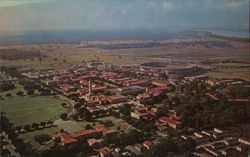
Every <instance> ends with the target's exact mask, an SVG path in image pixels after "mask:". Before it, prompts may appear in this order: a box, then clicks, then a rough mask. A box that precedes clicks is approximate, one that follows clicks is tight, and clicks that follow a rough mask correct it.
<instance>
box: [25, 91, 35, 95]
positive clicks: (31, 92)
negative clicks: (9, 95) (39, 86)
mask: <svg viewBox="0 0 250 157" xmlns="http://www.w3.org/2000/svg"><path fill="white" fill-rule="evenodd" d="M34 93H35V91H34V90H27V95H34Z"/></svg>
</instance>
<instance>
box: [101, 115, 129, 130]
mask: <svg viewBox="0 0 250 157" xmlns="http://www.w3.org/2000/svg"><path fill="white" fill-rule="evenodd" d="M97 120H100V121H106V120H110V121H112V122H113V123H114V126H113V128H114V129H117V128H118V127H120V129H121V130H123V131H128V130H129V129H132V126H131V125H130V124H128V123H127V122H125V121H124V120H122V119H117V118H115V117H113V116H108V117H104V118H98V119H97Z"/></svg>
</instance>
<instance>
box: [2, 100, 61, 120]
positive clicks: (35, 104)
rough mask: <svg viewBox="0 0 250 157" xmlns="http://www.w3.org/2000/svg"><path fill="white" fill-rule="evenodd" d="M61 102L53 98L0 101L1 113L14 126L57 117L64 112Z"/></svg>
mask: <svg viewBox="0 0 250 157" xmlns="http://www.w3.org/2000/svg"><path fill="white" fill-rule="evenodd" d="M61 103H62V101H61V100H58V99H55V98H53V97H24V98H19V99H6V100H0V106H1V111H4V112H6V116H7V117H8V118H9V119H10V121H11V122H12V123H14V124H15V125H25V124H30V123H33V122H41V121H45V120H49V119H53V118H56V117H58V115H60V114H61V113H62V112H64V111H65V108H63V107H62V106H61V105H60V104H61Z"/></svg>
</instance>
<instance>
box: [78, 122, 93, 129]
mask: <svg viewBox="0 0 250 157" xmlns="http://www.w3.org/2000/svg"><path fill="white" fill-rule="evenodd" d="M76 123H77V124H78V125H79V126H80V127H82V128H85V126H86V125H88V124H89V125H92V124H93V122H87V121H77V122H76Z"/></svg>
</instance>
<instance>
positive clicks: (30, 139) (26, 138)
mask: <svg viewBox="0 0 250 157" xmlns="http://www.w3.org/2000/svg"><path fill="white" fill-rule="evenodd" d="M58 131H59V129H58V128H57V127H51V128H46V129H43V130H36V131H32V132H27V133H24V134H21V135H19V137H20V138H22V139H23V140H24V141H25V142H29V143H30V144H31V145H33V148H34V149H38V148H39V147H41V146H42V145H40V144H39V143H37V142H36V141H35V140H34V136H35V135H38V134H48V135H50V136H52V134H53V133H55V132H58Z"/></svg>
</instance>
